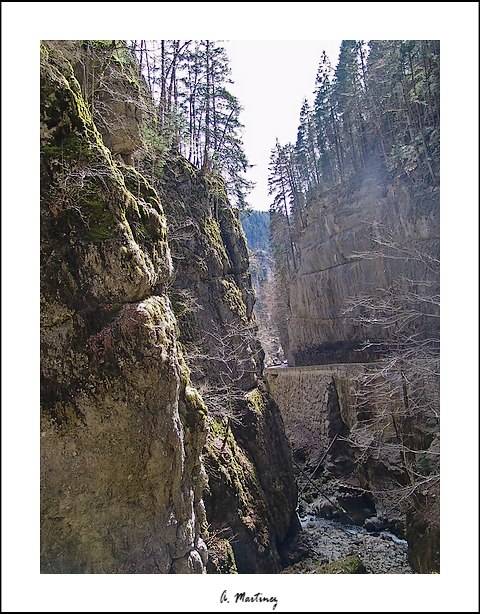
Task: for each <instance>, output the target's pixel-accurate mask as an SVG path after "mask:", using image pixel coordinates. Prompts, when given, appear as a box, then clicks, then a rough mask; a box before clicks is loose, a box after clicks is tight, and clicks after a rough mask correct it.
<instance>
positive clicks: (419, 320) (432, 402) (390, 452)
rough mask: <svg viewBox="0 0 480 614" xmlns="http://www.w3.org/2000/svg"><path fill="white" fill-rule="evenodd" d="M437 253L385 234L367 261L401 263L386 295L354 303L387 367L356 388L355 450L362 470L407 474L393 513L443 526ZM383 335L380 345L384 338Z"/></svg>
mask: <svg viewBox="0 0 480 614" xmlns="http://www.w3.org/2000/svg"><path fill="white" fill-rule="evenodd" d="M436 251H437V250H436V247H434V248H433V249H431V250H427V249H425V247H424V246H422V245H421V244H420V243H419V242H416V243H411V244H405V243H404V244H400V243H399V242H398V241H397V240H396V239H395V238H394V237H393V236H392V234H390V233H388V232H386V231H385V229H381V233H380V232H379V231H378V229H377V235H376V237H375V238H374V239H373V248H372V250H370V251H369V252H368V253H363V254H356V255H357V256H358V257H359V258H365V259H373V258H375V259H376V258H381V259H383V261H390V265H392V261H394V260H395V261H398V264H399V266H393V265H392V268H393V270H396V271H397V273H396V274H395V275H394V278H393V279H392V281H391V283H390V284H389V286H388V287H386V288H379V289H377V290H375V291H374V292H372V293H369V294H364V295H360V296H356V297H354V298H352V299H350V301H349V304H348V306H347V307H346V309H345V314H346V315H348V316H349V317H351V318H352V319H353V320H354V321H355V322H356V323H357V324H358V325H359V326H361V327H363V328H364V329H365V331H366V335H368V336H369V337H374V338H373V340H370V339H368V340H367V341H366V342H365V344H364V346H363V348H361V349H362V350H365V349H366V348H369V349H373V350H374V351H375V353H376V354H377V355H378V356H380V357H381V359H380V360H379V361H377V362H375V363H372V364H371V365H369V366H368V367H366V369H365V371H364V373H363V374H362V375H359V376H358V378H357V381H356V382H355V386H356V405H357V407H356V415H357V418H358V423H357V425H356V427H355V428H354V429H352V431H351V433H350V436H349V438H348V440H349V443H350V444H351V445H352V446H353V448H354V449H355V450H356V452H357V460H358V461H359V462H361V461H362V459H363V460H366V459H367V458H372V457H374V458H381V457H382V456H383V457H384V458H385V457H388V458H390V459H395V462H398V463H399V464H400V466H401V468H402V470H403V471H402V477H401V478H399V479H398V485H397V486H396V487H393V488H392V489H391V490H390V491H389V492H375V493H374V494H375V495H376V496H380V497H382V496H384V497H385V498H386V499H387V500H388V502H389V503H388V505H389V506H390V507H391V508H392V509H396V510H397V511H398V510H400V511H401V512H403V513H405V512H408V511H409V510H412V509H413V510H415V511H420V512H422V513H423V514H424V515H425V517H426V518H427V522H428V523H429V524H430V525H431V526H432V527H436V528H438V525H439V483H440V473H439V454H440V432H439V421H440V363H439V353H440V327H439V319H440V301H439V258H438V254H437V253H436ZM376 332H378V337H377V336H376Z"/></svg>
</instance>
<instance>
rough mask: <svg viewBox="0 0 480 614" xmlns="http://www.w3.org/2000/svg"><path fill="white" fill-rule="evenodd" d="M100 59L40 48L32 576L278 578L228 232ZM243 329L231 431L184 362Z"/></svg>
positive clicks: (274, 425) (281, 471)
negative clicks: (36, 568) (94, 93)
mask: <svg viewBox="0 0 480 614" xmlns="http://www.w3.org/2000/svg"><path fill="white" fill-rule="evenodd" d="M111 43H112V41H95V42H93V43H92V42H90V43H88V44H87V43H86V44H83V45H81V44H80V43H76V42H53V43H46V44H44V45H42V61H41V83H42V93H41V100H42V108H41V145H42V150H41V152H42V155H41V164H42V167H41V180H42V185H41V197H42V198H41V233H42V236H41V318H42V322H41V325H42V331H41V410H42V411H41V434H42V445H41V452H42V459H41V468H42V480H41V489H42V492H41V502H42V510H41V567H42V572H44V573H202V572H205V571H206V569H207V558H208V555H207V546H206V544H205V541H206V542H207V543H208V549H209V550H210V551H211V552H212V557H211V561H210V563H209V571H213V572H220V573H230V572H235V571H236V570H238V571H239V572H273V571H278V570H279V569H280V566H281V548H282V544H285V543H286V541H287V539H288V536H289V534H290V533H291V532H292V531H293V532H294V531H295V529H296V514H295V505H296V488H295V482H294V478H293V471H292V465H291V457H290V449H289V447H288V444H287V442H286V438H285V434H284V430H283V423H282V419H281V415H280V413H279V410H278V407H277V406H276V404H275V403H274V402H273V401H272V399H271V397H270V396H269V395H268V393H267V392H266V391H265V390H264V387H263V384H262V381H261V377H260V374H261V371H262V360H263V357H262V353H261V350H260V347H259V344H258V341H257V340H256V337H255V332H254V320H253V318H252V308H253V303H254V295H253V290H252V288H251V284H250V278H249V273H248V253H247V248H246V245H245V240H244V236H243V233H242V230H241V227H240V224H239V221H238V216H237V215H236V214H235V213H234V212H233V211H232V209H231V208H230V206H229V205H228V201H227V200H226V197H225V194H224V189H223V184H222V183H221V182H219V180H216V179H215V178H214V177H212V176H208V175H204V174H202V173H200V172H199V171H198V170H196V169H194V168H193V167H191V166H190V165H189V164H188V163H187V162H186V161H185V160H184V159H182V158H181V157H180V156H178V155H172V156H170V157H169V159H168V160H165V157H164V156H163V157H162V164H160V163H159V164H156V162H157V161H158V158H159V157H160V153H159V152H158V151H156V150H155V146H154V144H153V145H152V143H147V144H145V142H144V141H143V140H142V134H143V133H144V132H145V130H144V129H145V126H144V125H142V121H143V114H142V113H141V109H142V106H143V105H144V101H142V99H141V96H142V86H141V84H139V83H138V82H136V81H135V75H136V72H135V68H132V65H131V62H132V58H130V60H128V58H126V57H125V56H118V55H117V53H118V50H115V49H114V48H115V46H113V45H111ZM92 48H94V49H95V54H92ZM122 53H123V51H122ZM112 54H114V55H113V59H112ZM106 57H108V58H109V62H108V66H109V67H110V69H109V71H107V72H106V73H105V72H103V73H101V74H102V75H103V81H102V82H101V83H100V85H101V87H100V85H99V89H100V95H99V97H98V99H95V101H94V102H95V104H92V101H91V100H89V99H88V95H87V92H89V91H91V90H93V89H95V88H94V87H93V85H92V83H93V84H95V83H94V82H93V79H94V77H93V75H94V74H95V75H97V74H98V73H99V71H96V70H92V66H93V67H95V66H96V65H97V64H96V63H97V62H98V60H99V58H100V59H101V58H104V59H105V58H106ZM122 71H123V72H124V77H125V78H122V77H121V75H122ZM97 89H98V88H97ZM115 92H118V95H117V96H116V95H115ZM126 98H128V104H124V103H125V102H126V101H125V100H124V99H126ZM122 101H123V102H122ZM120 102H121V104H120ZM95 105H96V106H95ZM92 108H93V117H92V113H91V110H92ZM139 109H140V111H139ZM107 145H108V147H107ZM163 154H164V152H163ZM131 162H135V166H136V168H134V166H131V165H130V164H129V163H131ZM167 226H168V232H167ZM172 256H173V258H172ZM242 327H244V328H246V329H248V330H250V331H252V330H253V332H252V333H249V336H248V338H247V342H243V341H242V343H241V347H240V348H238V351H237V353H236V354H235V359H234V360H233V362H230V364H229V370H230V371H231V373H233V375H232V378H233V379H230V380H228V381H227V386H226V388H225V389H224V390H225V391H226V392H227V394H226V396H224V397H223V400H222V402H223V404H224V405H226V404H227V403H228V399H230V395H231V396H232V398H233V397H234V401H235V402H234V404H235V406H236V407H235V410H236V412H237V414H236V415H237V416H238V415H241V417H242V420H241V421H235V422H234V421H233V420H232V422H231V424H230V421H229V420H227V419H226V418H223V417H222V414H221V412H218V407H217V412H216V413H215V412H213V413H212V408H211V407H210V408H207V406H206V404H205V402H204V401H203V400H202V397H201V396H200V394H199V393H198V392H197V389H196V388H195V387H194V384H198V386H201V387H203V388H204V389H205V390H207V392H208V388H209V386H210V388H211V387H212V386H213V387H214V386H215V385H217V384H218V382H219V379H220V374H221V370H218V369H217V370H214V369H211V368H210V369H207V373H206V372H205V371H206V367H209V365H210V363H209V361H208V360H206V359H205V357H203V358H202V356H201V354H200V353H199V352H195V351H193V352H192V351H191V349H190V348H191V347H192V346H193V345H196V346H197V347H201V348H202V350H206V352H207V354H208V353H210V354H214V353H215V351H216V345H217V344H216V337H215V335H218V334H222V335H224V336H227V337H228V338H229V339H230V340H232V342H235V339H236V338H237V337H238V329H239V328H242ZM232 330H233V331H237V337H236V336H235V335H232V332H231V331H232ZM187 362H188V366H187ZM190 370H191V371H190ZM233 382H234V383H235V386H233ZM233 388H235V391H234V392H235V393H234V394H233ZM206 399H207V397H206ZM217 400H218V399H217ZM207 401H208V399H207ZM232 403H233V402H232ZM228 404H229V403H228ZM220 405H221V403H220ZM209 409H210V415H208V410H209ZM221 409H222V408H221ZM224 409H225V411H226V410H227V408H226V407H225V408H224ZM219 439H220V445H218V441H219ZM224 443H225V445H224ZM204 458H205V463H204V460H203V459H204ZM205 466H206V467H207V469H208V472H209V476H208V480H207V475H206V472H205ZM204 495H205V499H206V501H207V507H208V516H206V514H205V506H204V503H203V499H202V497H203V496H204ZM204 540H205V541H204Z"/></svg>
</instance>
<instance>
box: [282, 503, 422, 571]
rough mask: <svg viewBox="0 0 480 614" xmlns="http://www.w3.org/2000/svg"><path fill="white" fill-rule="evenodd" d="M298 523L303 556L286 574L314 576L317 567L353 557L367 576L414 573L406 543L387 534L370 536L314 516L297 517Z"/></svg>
mask: <svg viewBox="0 0 480 614" xmlns="http://www.w3.org/2000/svg"><path fill="white" fill-rule="evenodd" d="M299 520H300V524H301V527H302V531H301V534H300V539H299V549H300V550H301V551H302V555H303V556H302V557H301V559H300V561H299V562H297V563H296V564H295V565H293V566H292V567H291V568H290V569H287V570H286V572H287V573H289V572H290V573H316V568H317V567H318V565H319V564H324V563H331V562H334V561H340V560H341V559H345V558H346V557H349V556H352V555H356V556H358V557H359V558H360V559H361V561H362V563H363V565H364V567H365V569H366V571H367V573H371V574H405V573H413V572H412V569H411V567H410V565H409V564H408V559H407V549H408V545H407V542H406V541H405V540H404V539H400V538H399V537H397V536H396V535H394V534H393V533H391V532H390V531H378V532H374V533H372V532H369V531H367V530H366V529H365V528H363V527H361V526H358V525H354V524H346V523H344V522H341V521H339V520H334V519H327V518H321V517H318V516H315V515H313V514H305V515H304V516H299Z"/></svg>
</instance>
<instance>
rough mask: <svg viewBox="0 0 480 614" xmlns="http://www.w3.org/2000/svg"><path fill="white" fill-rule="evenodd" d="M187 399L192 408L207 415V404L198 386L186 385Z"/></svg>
mask: <svg viewBox="0 0 480 614" xmlns="http://www.w3.org/2000/svg"><path fill="white" fill-rule="evenodd" d="M185 400H186V401H187V403H188V405H189V406H190V407H191V408H192V409H195V410H196V411H199V412H201V413H203V414H205V415H207V406H206V405H205V403H204V401H203V399H202V397H201V396H200V393H199V392H198V390H197V389H196V388H193V387H192V386H189V385H187V386H185Z"/></svg>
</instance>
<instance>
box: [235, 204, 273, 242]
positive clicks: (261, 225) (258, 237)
mask: <svg viewBox="0 0 480 614" xmlns="http://www.w3.org/2000/svg"><path fill="white" fill-rule="evenodd" d="M240 221H241V222H242V226H243V231H244V232H245V236H246V238H247V244H248V247H249V248H250V249H251V250H259V249H261V250H264V251H269V249H270V214H269V213H268V211H254V210H249V209H247V210H245V211H242V212H241V215H240Z"/></svg>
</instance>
